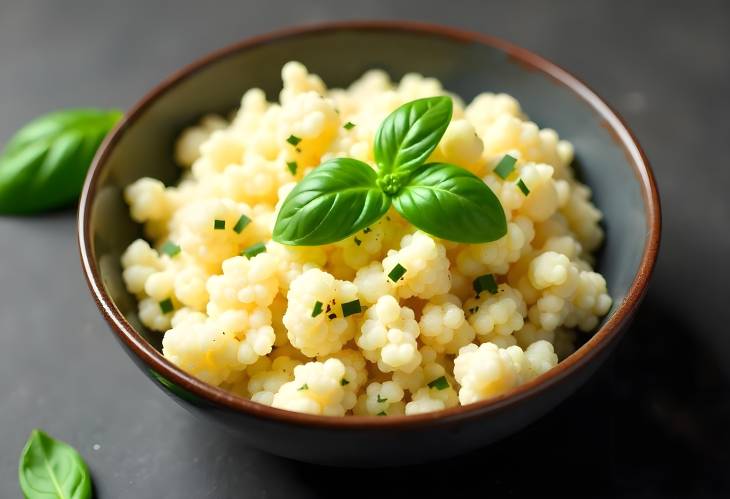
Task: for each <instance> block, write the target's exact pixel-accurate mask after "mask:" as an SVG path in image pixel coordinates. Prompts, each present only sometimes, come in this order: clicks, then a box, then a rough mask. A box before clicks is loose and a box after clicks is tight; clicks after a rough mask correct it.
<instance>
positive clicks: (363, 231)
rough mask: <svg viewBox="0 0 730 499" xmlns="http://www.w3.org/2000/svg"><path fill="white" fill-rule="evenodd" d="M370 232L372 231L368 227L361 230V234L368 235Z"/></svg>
mask: <svg viewBox="0 0 730 499" xmlns="http://www.w3.org/2000/svg"><path fill="white" fill-rule="evenodd" d="M371 230H373V229H371V228H370V227H365V228H364V229H363V230H362V233H363V234H367V233H368V232H370V231H371Z"/></svg>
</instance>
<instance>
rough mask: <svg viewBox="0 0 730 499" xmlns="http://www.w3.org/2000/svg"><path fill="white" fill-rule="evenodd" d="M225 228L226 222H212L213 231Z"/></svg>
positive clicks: (216, 220)
mask: <svg viewBox="0 0 730 499" xmlns="http://www.w3.org/2000/svg"><path fill="white" fill-rule="evenodd" d="M225 228H226V221H225V220H218V219H217V218H216V219H215V220H213V229H215V230H223V229H225Z"/></svg>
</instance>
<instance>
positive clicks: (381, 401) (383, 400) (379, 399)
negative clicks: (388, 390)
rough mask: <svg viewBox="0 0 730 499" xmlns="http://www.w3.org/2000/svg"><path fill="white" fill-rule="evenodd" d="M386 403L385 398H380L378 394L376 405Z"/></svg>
mask: <svg viewBox="0 0 730 499" xmlns="http://www.w3.org/2000/svg"><path fill="white" fill-rule="evenodd" d="M387 401H388V399H387V398H381V397H380V394H379V393H378V404H382V403H383V402H387Z"/></svg>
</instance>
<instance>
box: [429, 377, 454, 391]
mask: <svg viewBox="0 0 730 499" xmlns="http://www.w3.org/2000/svg"><path fill="white" fill-rule="evenodd" d="M449 386H450V385H449V382H448V381H446V376H441V377H440V378H436V379H435V380H433V381H431V382H430V383H429V384H428V387H429V388H436V389H437V390H439V391H441V390H446V389H447V388H448V387H449Z"/></svg>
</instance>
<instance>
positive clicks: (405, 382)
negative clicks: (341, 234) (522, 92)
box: [122, 62, 611, 416]
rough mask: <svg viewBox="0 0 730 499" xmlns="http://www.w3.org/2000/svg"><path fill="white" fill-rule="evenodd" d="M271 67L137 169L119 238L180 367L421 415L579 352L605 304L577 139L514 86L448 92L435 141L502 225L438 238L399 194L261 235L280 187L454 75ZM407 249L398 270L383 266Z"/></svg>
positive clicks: (144, 302) (133, 281) (325, 400)
mask: <svg viewBox="0 0 730 499" xmlns="http://www.w3.org/2000/svg"><path fill="white" fill-rule="evenodd" d="M282 78H283V82H284V86H283V90H282V91H281V94H280V96H279V100H280V102H279V103H271V102H268V101H267V100H266V97H265V95H264V92H263V91H261V90H260V89H256V88H254V89H251V90H249V91H247V92H246V93H245V94H244V96H243V99H242V101H241V107H240V109H239V110H238V111H237V112H236V113H235V114H234V115H233V116H232V117H231V119H230V120H229V119H226V118H224V117H221V116H213V115H211V116H206V117H204V118H203V119H202V120H201V121H200V123H199V124H198V125H196V126H193V127H191V128H188V129H187V130H185V131H184V132H183V133H182V135H181V136H180V138H179V140H178V142H177V145H176V147H175V159H176V161H177V163H178V164H179V165H180V166H181V167H182V168H183V169H184V170H183V175H182V178H181V180H180V182H179V184H178V185H176V186H169V187H166V186H165V185H164V184H163V183H162V182H160V181H159V180H156V179H152V178H142V179H140V180H138V181H136V182H135V183H133V184H132V185H130V186H129V187H127V189H126V191H125V199H126V201H127V202H128V204H129V206H130V212H131V216H132V218H133V219H134V220H135V221H137V222H139V223H143V224H144V229H145V235H146V237H147V240H143V239H139V240H137V241H134V242H133V243H132V244H131V245H130V246H129V248H128V249H127V250H126V252H125V253H124V255H123V256H122V266H123V268H124V281H125V283H126V286H127V289H128V290H129V292H130V293H132V294H134V295H135V296H136V297H137V299H138V301H139V318H140V320H141V321H142V323H143V324H144V325H145V326H147V327H148V328H150V329H152V330H155V331H159V332H161V333H163V334H164V337H163V342H162V344H163V353H164V355H165V357H167V358H168V359H170V360H171V361H172V362H174V363H175V364H176V365H178V366H179V367H180V368H182V369H184V370H185V371H187V372H189V373H190V374H192V375H194V376H197V377H198V378H200V379H202V380H204V381H205V382H207V383H210V384H212V385H216V386H220V387H222V388H224V389H226V390H229V391H231V392H233V393H236V394H238V395H241V396H244V397H248V398H250V399H251V400H254V401H256V402H259V403H262V404H268V405H272V406H274V407H279V408H282V409H288V410H291V411H299V412H306V413H310V414H322V415H331V416H344V415H351V414H355V415H370V416H391V415H399V414H419V413H424V412H430V411H437V410H441V409H444V408H448V407H454V406H457V405H460V404H461V405H464V404H470V403H473V402H477V401H480V400H484V399H488V398H490V397H495V396H498V395H501V394H504V393H505V392H508V391H509V390H511V389H513V388H514V387H516V386H518V385H520V384H522V383H525V382H527V381H529V380H531V379H533V378H534V377H536V376H539V375H540V374H542V373H544V372H546V371H548V370H550V369H551V368H553V367H554V366H555V365H556V364H557V363H558V360H560V359H563V358H565V357H566V356H567V355H569V354H570V353H571V352H572V351H573V349H574V342H575V331H576V330H580V331H586V332H588V331H591V330H592V329H594V328H595V327H596V326H597V324H598V322H599V319H600V317H602V316H603V315H605V314H606V313H607V312H608V310H609V308H610V307H611V298H610V296H609V295H608V294H607V290H606V281H605V279H604V278H603V276H601V275H600V274H599V273H597V272H594V271H593V270H592V263H593V258H592V256H591V252H593V251H594V250H595V249H596V248H597V247H598V246H599V245H600V244H601V241H602V239H603V231H602V230H601V227H600V225H599V222H600V220H601V212H600V211H599V210H598V209H597V208H596V207H595V206H594V205H593V204H592V202H591V191H590V189H589V188H588V187H587V186H585V185H583V184H581V183H580V182H578V181H577V180H576V179H575V178H574V176H573V172H572V170H571V167H570V164H571V162H572V159H573V147H572V145H571V144H570V143H569V142H566V141H564V140H560V139H559V138H558V135H557V133H556V132H555V131H554V130H551V129H540V128H539V127H538V126H537V125H536V124H535V123H533V122H531V121H529V120H528V118H527V117H526V116H525V114H524V113H523V111H522V109H521V108H520V105H519V103H518V102H517V101H516V100H515V99H514V98H512V97H511V96H509V95H506V94H493V93H482V94H480V95H478V96H477V97H476V98H475V99H474V100H473V101H472V102H471V103H470V104H468V105H464V103H462V102H461V100H460V99H459V98H458V97H456V96H453V95H451V97H452V98H453V102H454V111H453V118H452V121H451V123H450V125H449V127H448V129H447V131H446V133H445V135H444V137H443V138H442V140H441V142H440V144H439V146H438V147H437V149H436V150H435V151H434V153H433V154H432V158H431V159H432V160H433V161H444V162H449V163H453V164H456V165H459V166H461V167H463V168H466V169H468V170H469V171H471V172H472V173H474V174H476V175H478V176H479V177H481V178H483V179H484V182H486V184H487V185H488V186H489V187H490V188H491V189H492V190H493V191H494V193H495V194H496V195H497V196H498V198H499V200H500V201H501V203H502V206H503V207H504V211H505V214H506V216H507V221H508V229H507V234H506V235H505V236H504V237H502V238H501V239H499V240H497V241H494V242H490V243H485V244H460V243H454V242H450V241H444V240H439V239H435V238H433V237H431V236H429V235H428V234H425V233H423V232H420V231H417V230H416V229H415V228H414V227H412V226H411V225H410V224H409V223H408V222H407V221H405V220H404V219H403V218H402V217H401V216H400V215H399V214H398V213H397V212H395V211H394V210H393V209H392V208H391V210H390V212H389V213H388V214H387V216H386V217H383V218H382V219H381V220H380V221H378V222H377V223H375V224H373V225H372V226H371V227H368V228H367V229H365V230H363V231H361V232H359V233H357V234H356V235H355V236H354V237H349V238H347V239H345V240H343V241H340V242H337V243H334V244H329V245H325V246H314V247H303V246H297V247H293V246H291V247H290V246H284V245H281V244H279V243H276V242H274V241H272V239H271V233H272V229H273V225H274V222H275V220H276V214H277V210H278V209H279V208H280V205H281V202H283V199H284V198H285V197H286V195H287V193H288V192H289V191H290V190H291V189H292V188H293V186H294V185H295V183H296V182H297V181H298V180H301V178H302V177H303V176H304V175H306V173H307V172H308V171H310V170H311V169H313V168H315V167H316V166H317V165H318V164H320V163H321V162H322V161H325V160H327V159H331V158H335V157H341V156H349V157H352V158H356V159H359V160H362V161H364V162H367V163H368V164H371V165H373V164H374V161H373V156H372V151H373V147H372V144H373V138H374V135H375V132H376V130H377V128H378V126H379V124H380V123H381V121H382V120H383V119H384V118H385V117H386V116H387V115H388V114H389V113H390V112H391V111H393V110H394V109H395V108H396V107H398V106H400V105H401V104H403V103H405V102H408V101H411V100H413V99H417V98H422V97H431V96H436V95H445V94H446V91H445V90H444V89H443V88H442V87H441V84H440V83H439V81H438V80H436V79H433V78H425V77H423V76H420V75H417V74H409V75H406V76H404V77H403V79H402V80H401V81H400V82H398V83H394V82H391V81H390V79H389V78H388V76H387V75H386V74H385V73H384V72H383V71H378V70H374V71H369V72H367V73H366V74H365V75H363V76H362V78H360V79H359V80H357V81H356V82H354V83H353V84H352V85H351V86H350V87H349V88H348V89H344V90H343V89H327V88H326V87H325V85H324V83H323V82H322V80H321V79H320V78H319V77H318V76H316V75H314V74H310V73H308V72H307V70H306V68H305V67H304V66H303V65H301V64H299V63H297V62H290V63H288V64H286V65H285V66H284V67H283V69H282ZM447 95H448V94H447ZM353 125H354V126H353ZM291 136H295V137H298V138H300V139H301V140H300V141H299V142H298V143H297V144H292V143H291V142H288V141H287V138H290V137H291ZM505 154H510V155H511V156H513V157H514V158H517V164H516V167H515V172H514V173H513V174H511V175H510V176H509V177H508V178H507V179H502V178H501V177H500V176H498V175H496V174H495V173H494V172H493V169H494V167H495V165H496V164H497V163H498V162H499V161H500V159H501V158H502V157H503V156H504V155H505ZM517 178H521V179H522V180H523V181H524V183H525V185H526V186H527V187H528V188H529V192H530V194H529V196H525V195H524V194H523V193H522V192H521V191H520V189H519V187H518V185H517V184H516V180H517ZM147 241H151V242H152V244H150V243H149V242H147ZM398 264H399V265H401V266H403V267H404V268H406V269H408V270H407V272H406V273H405V274H404V275H403V277H402V278H401V279H399V280H396V282H393V281H392V280H391V279H389V278H388V273H389V272H390V271H391V270H392V269H393V268H394V267H395V266H396V265H398ZM486 273H491V274H493V275H494V277H495V278H496V281H497V283H498V290H497V292H496V293H494V294H492V293H489V292H481V293H479V294H478V295H477V294H476V293H475V291H474V289H473V287H472V282H473V281H474V279H475V278H477V277H478V276H481V275H483V274H486ZM353 300H359V301H360V303H361V304H362V305H363V310H362V311H361V312H359V313H354V314H350V315H348V314H347V313H345V312H344V311H343V307H342V305H343V304H347V303H349V302H352V301H353ZM317 302H319V304H320V305H319V306H320V307H322V308H323V310H322V313H319V314H318V315H316V316H314V313H313V306H315V305H316V303H317Z"/></svg>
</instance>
